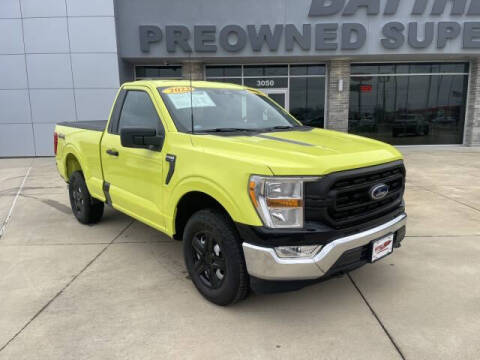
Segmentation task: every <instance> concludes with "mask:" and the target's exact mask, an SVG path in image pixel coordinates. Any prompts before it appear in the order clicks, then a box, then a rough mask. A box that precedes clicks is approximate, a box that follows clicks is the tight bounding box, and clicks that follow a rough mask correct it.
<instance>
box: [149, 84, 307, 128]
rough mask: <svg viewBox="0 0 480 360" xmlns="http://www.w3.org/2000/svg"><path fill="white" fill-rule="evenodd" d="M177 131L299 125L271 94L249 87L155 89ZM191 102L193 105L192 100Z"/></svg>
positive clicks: (290, 126)
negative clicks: (249, 88)
mask: <svg viewBox="0 0 480 360" xmlns="http://www.w3.org/2000/svg"><path fill="white" fill-rule="evenodd" d="M158 91H159V93H160V96H161V97H162V99H163V101H164V102H165V104H166V106H167V109H168V111H169V112H170V115H171V116H172V118H173V121H174V122H175V125H176V127H177V129H178V130H179V131H183V132H191V131H192V110H193V124H194V132H215V131H219V132H220V131H225V132H228V131H232V132H234V131H259V130H268V129H289V128H292V127H300V126H302V125H301V124H300V123H299V122H297V121H296V120H295V119H294V118H293V117H291V116H290V115H289V114H288V113H286V112H285V111H284V110H282V108H280V107H279V106H278V105H276V104H275V103H274V102H273V101H272V100H270V98H268V97H266V96H262V95H259V94H256V93H255V92H253V91H249V90H229V89H213V88H191V87H167V88H159V89H158ZM192 103H193V106H191V104H192Z"/></svg>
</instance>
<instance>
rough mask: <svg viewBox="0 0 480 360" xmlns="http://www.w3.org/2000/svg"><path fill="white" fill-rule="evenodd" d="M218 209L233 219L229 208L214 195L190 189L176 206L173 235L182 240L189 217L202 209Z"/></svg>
mask: <svg viewBox="0 0 480 360" xmlns="http://www.w3.org/2000/svg"><path fill="white" fill-rule="evenodd" d="M209 208H211V209H217V210H219V211H221V212H223V213H224V214H226V215H227V216H228V217H229V218H230V219H232V217H231V215H230V213H229V212H228V210H227V209H226V208H225V207H224V206H223V205H222V204H221V203H220V202H219V201H218V200H217V199H215V198H214V197H213V196H211V195H209V194H207V193H205V192H202V191H189V192H187V193H185V194H183V196H182V197H181V198H180V199H179V201H178V203H177V206H176V208H175V216H174V221H173V237H174V238H175V239H177V240H182V238H183V231H184V229H185V225H186V224H187V222H188V219H190V217H191V216H192V215H193V214H194V213H196V212H197V211H200V210H202V209H209Z"/></svg>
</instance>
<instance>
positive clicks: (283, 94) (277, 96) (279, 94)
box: [260, 89, 289, 111]
mask: <svg viewBox="0 0 480 360" xmlns="http://www.w3.org/2000/svg"><path fill="white" fill-rule="evenodd" d="M260 90H261V91H263V92H264V93H265V94H267V95H268V97H269V98H271V99H272V100H273V101H275V102H276V103H277V104H279V105H280V106H281V107H283V108H284V109H285V110H287V111H289V106H288V90H287V89H260Z"/></svg>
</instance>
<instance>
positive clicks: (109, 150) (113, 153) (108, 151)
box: [106, 149, 118, 156]
mask: <svg viewBox="0 0 480 360" xmlns="http://www.w3.org/2000/svg"><path fill="white" fill-rule="evenodd" d="M106 152H107V154H108V155H112V156H118V151H117V150H113V149H108V150H107V151H106Z"/></svg>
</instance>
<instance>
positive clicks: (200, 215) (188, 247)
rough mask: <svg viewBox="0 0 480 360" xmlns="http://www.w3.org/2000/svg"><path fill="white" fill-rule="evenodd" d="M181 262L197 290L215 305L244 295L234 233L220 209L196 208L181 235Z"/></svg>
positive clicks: (245, 276)
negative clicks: (196, 210) (197, 209)
mask: <svg viewBox="0 0 480 360" xmlns="http://www.w3.org/2000/svg"><path fill="white" fill-rule="evenodd" d="M183 252H184V257H185V264H186V266H187V269H188V272H189V274H190V277H191V278H192V281H193V283H194V284H195V286H196V288H197V289H198V291H199V292H200V293H201V294H202V295H203V296H204V297H205V298H206V299H207V300H209V301H211V302H213V303H215V304H217V305H229V304H233V303H235V302H237V301H239V300H242V299H244V298H245V297H246V295H247V293H248V274H247V270H246V266H245V260H244V258H243V252H242V248H241V245H240V240H239V237H238V234H237V233H236V231H235V228H234V226H233V224H232V222H231V220H230V219H229V218H228V217H227V216H226V215H225V214H223V213H222V212H220V211H217V210H213V209H206V210H200V211H198V212H196V213H195V214H193V215H192V217H191V218H190V219H189V220H188V222H187V225H186V227H185V231H184V235H183Z"/></svg>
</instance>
